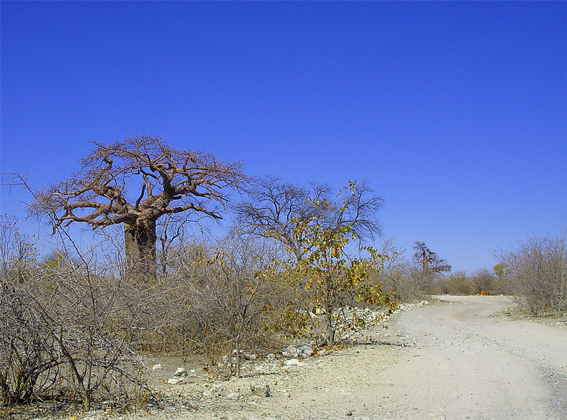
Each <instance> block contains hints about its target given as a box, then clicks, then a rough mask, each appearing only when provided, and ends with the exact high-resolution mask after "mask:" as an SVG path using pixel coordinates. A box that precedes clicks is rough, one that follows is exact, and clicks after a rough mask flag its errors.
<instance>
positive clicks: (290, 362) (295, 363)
mask: <svg viewBox="0 0 567 420" xmlns="http://www.w3.org/2000/svg"><path fill="white" fill-rule="evenodd" d="M285 365H286V366H304V365H305V363H303V362H300V361H299V360H298V359H289V360H286V361H285Z"/></svg>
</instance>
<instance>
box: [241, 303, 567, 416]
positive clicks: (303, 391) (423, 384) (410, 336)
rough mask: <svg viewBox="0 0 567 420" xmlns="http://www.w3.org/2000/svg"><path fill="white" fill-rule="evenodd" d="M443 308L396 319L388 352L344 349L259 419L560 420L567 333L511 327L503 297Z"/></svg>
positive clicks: (565, 395)
mask: <svg viewBox="0 0 567 420" xmlns="http://www.w3.org/2000/svg"><path fill="white" fill-rule="evenodd" d="M442 300H443V301H445V302H444V303H443V302H442V303H440V304H437V305H428V306H424V307H421V308H419V309H416V310H412V311H408V312H404V313H401V314H399V315H397V316H396V317H395V319H394V320H393V321H392V322H391V323H390V327H389V329H388V330H382V331H377V332H376V334H377V336H376V338H377V339H378V340H380V341H382V342H384V343H385V344H383V345H377V346H357V347H354V348H351V349H349V350H348V351H345V352H343V353H342V354H340V355H338V356H335V357H334V358H333V360H332V361H331V360H328V361H325V362H322V363H321V364H320V365H315V366H314V367H313V369H310V370H307V371H305V372H303V373H302V374H301V380H299V381H294V382H295V383H296V388H295V389H294V390H293V391H291V396H290V398H288V401H283V402H282V403H280V404H278V403H277V401H271V402H270V403H271V404H269V405H266V406H264V407H265V409H266V411H265V413H269V414H271V416H273V418H282V419H284V418H289V419H339V418H343V419H345V418H349V417H350V418H359V419H369V420H374V419H401V420H403V419H483V420H484V419H499V420H504V419H525V420H528V419H530V420H537V419H567V328H566V326H565V325H545V324H542V323H538V322H529V321H517V320H510V318H508V317H506V315H505V314H504V313H503V312H502V311H504V309H506V308H507V307H509V306H510V305H511V304H512V302H511V301H510V300H509V299H508V298H505V297H496V296H495V297H480V296H478V297H475V296H469V297H449V296H444V297H442ZM495 314H498V315H497V316H495ZM276 387H277V386H276ZM270 405H271V407H270ZM276 407H277V408H276ZM250 418H253V417H250Z"/></svg>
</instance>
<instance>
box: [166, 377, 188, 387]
mask: <svg viewBox="0 0 567 420" xmlns="http://www.w3.org/2000/svg"><path fill="white" fill-rule="evenodd" d="M184 382H185V378H183V377H181V376H174V377H173V378H169V379H168V380H167V383H168V384H171V385H177V384H182V383H184Z"/></svg>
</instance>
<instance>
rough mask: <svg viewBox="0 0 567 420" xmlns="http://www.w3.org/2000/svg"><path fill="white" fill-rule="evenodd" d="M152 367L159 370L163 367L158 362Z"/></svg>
mask: <svg viewBox="0 0 567 420" xmlns="http://www.w3.org/2000/svg"><path fill="white" fill-rule="evenodd" d="M152 369H153V370H161V369H163V367H162V366H161V364H160V363H158V364H155V365H154V367H152Z"/></svg>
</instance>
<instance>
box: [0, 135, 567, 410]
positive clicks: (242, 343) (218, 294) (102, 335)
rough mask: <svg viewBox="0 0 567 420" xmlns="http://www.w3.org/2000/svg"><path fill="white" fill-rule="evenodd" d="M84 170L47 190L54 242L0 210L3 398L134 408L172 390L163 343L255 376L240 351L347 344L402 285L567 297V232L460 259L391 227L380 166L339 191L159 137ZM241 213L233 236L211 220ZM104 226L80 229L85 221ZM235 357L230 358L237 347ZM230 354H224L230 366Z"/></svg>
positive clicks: (119, 148)
mask: <svg viewBox="0 0 567 420" xmlns="http://www.w3.org/2000/svg"><path fill="white" fill-rule="evenodd" d="M81 164H82V169H81V171H79V172H78V173H77V174H75V175H73V177H72V178H70V179H69V180H64V181H60V182H58V183H56V184H54V185H53V186H50V187H47V188H45V189H43V190H39V191H36V190H34V189H33V188H31V186H30V185H28V184H27V182H26V180H25V178H24V177H22V176H19V175H14V177H13V179H14V180H15V182H16V183H19V184H20V185H22V186H24V187H25V188H27V189H28V190H29V191H30V193H31V194H32V196H33V200H31V202H30V212H31V214H32V215H33V216H37V217H38V219H30V220H36V221H26V223H44V222H45V221H47V222H48V223H50V224H51V226H52V227H53V233H54V235H53V236H52V237H51V238H50V239H49V243H48V244H47V243H45V242H41V243H40V242H38V241H37V239H36V238H35V237H34V236H31V235H27V234H25V233H23V231H22V229H20V228H21V226H22V223H23V222H22V221H20V220H18V219H16V218H15V217H14V216H11V215H4V216H0V228H1V230H0V403H1V404H2V405H4V406H15V405H21V404H25V403H29V402H33V401H43V400H58V401H63V402H65V403H71V404H79V405H80V406H81V407H82V408H83V409H84V410H90V409H92V408H93V407H101V404H105V408H107V409H109V410H112V411H134V410H137V409H140V408H143V407H146V406H147V405H148V404H149V403H151V404H154V405H159V398H158V397H157V396H156V395H155V394H154V392H153V391H152V390H151V389H150V388H149V387H148V385H147V382H146V378H145V372H146V371H147V366H145V365H144V357H145V356H147V355H150V354H151V355H168V356H176V357H179V358H182V359H183V358H186V357H189V356H190V355H192V354H201V355H205V356H206V357H207V360H208V365H207V366H208V367H207V369H210V370H211V371H212V372H213V371H215V372H213V373H217V374H219V375H226V376H227V377H230V376H231V375H234V376H236V377H239V376H240V375H241V370H240V366H241V357H242V356H244V355H245V354H249V353H252V352H253V353H255V354H258V355H264V354H268V353H272V352H278V351H281V349H282V348H283V347H285V346H286V345H288V344H289V343H290V342H293V341H303V342H308V343H310V344H312V345H313V346H315V347H316V348H317V347H319V348H323V347H332V346H335V345H337V344H348V343H349V340H350V338H349V337H352V335H353V334H354V333H356V332H357V331H363V330H364V329H365V328H368V327H369V326H370V325H372V324H373V323H376V322H377V321H378V320H379V319H380V317H379V316H378V317H376V316H373V317H371V318H368V317H365V316H364V314H365V313H366V312H364V311H362V312H361V311H359V310H360V309H364V310H370V311H371V312H372V313H373V314H376V313H379V314H383V315H386V314H388V313H391V312H392V311H393V310H395V308H396V306H397V304H398V303H399V302H402V301H412V300H421V299H423V298H424V297H425V296H427V295H431V294H480V293H481V292H483V294H484V292H489V293H490V294H513V295H514V296H515V297H516V298H517V300H518V301H519V302H520V303H521V304H522V305H525V307H526V308H527V309H528V310H529V311H530V312H532V313H533V314H534V315H544V314H549V313H551V314H554V315H555V316H562V315H563V314H565V312H566V311H567V307H566V305H567V294H566V293H567V292H566V291H567V287H566V279H565V267H566V261H567V258H566V257H567V254H566V247H565V235H563V236H562V237H560V238H556V239H533V240H530V241H528V242H526V243H523V244H520V247H519V248H518V249H517V250H515V251H510V252H506V253H502V254H501V255H500V260H501V262H500V263H499V264H498V265H497V266H495V267H494V269H493V270H487V269H482V270H479V271H477V272H474V273H472V274H467V273H459V272H456V273H451V272H450V270H451V267H450V265H449V264H448V263H447V262H446V261H445V260H443V259H442V258H441V257H440V256H438V255H437V254H436V253H435V252H433V251H432V250H430V249H429V248H428V246H427V245H426V243H425V242H416V243H415V244H414V247H413V250H412V251H413V253H412V255H411V256H409V257H408V256H407V255H406V251H405V250H403V249H398V248H396V247H395V246H394V245H393V243H392V241H386V242H384V244H383V245H382V246H381V248H380V249H378V248H374V247H372V246H369V245H370V243H375V242H376V240H377V238H379V237H380V235H381V225H380V222H379V219H378V214H379V211H380V209H381V207H382V204H383V200H382V198H381V197H379V196H376V195H374V194H373V191H372V189H371V188H370V187H369V185H367V184H366V183H357V182H353V181H350V182H348V183H347V185H346V186H345V187H344V188H342V189H340V190H339V191H338V192H337V191H335V190H333V188H332V187H331V186H329V185H327V184H312V185H310V186H309V187H302V186H297V185H293V184H287V183H285V182H283V181H281V180H280V179H278V178H274V177H265V178H263V179H255V180H253V179H250V178H248V177H247V176H245V175H244V174H243V172H242V170H241V165H240V164H239V163H226V162H220V161H218V160H217V159H216V158H215V157H214V156H211V155H206V154H200V153H191V152H188V151H176V150H174V149H172V148H170V147H168V146H167V145H166V144H165V143H164V142H163V141H162V139H160V138H152V137H137V138H128V139H126V140H125V141H123V142H117V143H114V144H111V145H103V144H95V147H94V150H93V152H92V153H91V155H90V156H88V157H87V158H86V159H83V160H82V161H81ZM226 216H229V217H227V218H228V219H230V220H232V221H233V222H232V223H231V224H229V225H228V227H227V229H226V232H225V233H224V234H223V235H221V237H218V236H213V235H211V234H209V233H206V232H207V230H206V229H205V226H206V222H205V221H204V219H211V220H213V219H219V218H221V217H226ZM75 225H84V226H88V227H90V228H92V229H94V234H93V236H92V240H90V241H87V242H86V243H87V244H86V245H85V242H84V241H83V242H81V244H78V242H77V238H76V237H75V236H76V231H74V230H72V226H75ZM227 359H228V360H229V361H230V362H229V363H228V371H222V369H227V364H226V363H222V364H219V361H220V360H227ZM221 365H222V366H224V367H223V368H221V367H219V366H221Z"/></svg>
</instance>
